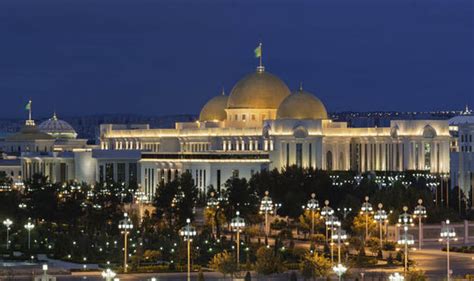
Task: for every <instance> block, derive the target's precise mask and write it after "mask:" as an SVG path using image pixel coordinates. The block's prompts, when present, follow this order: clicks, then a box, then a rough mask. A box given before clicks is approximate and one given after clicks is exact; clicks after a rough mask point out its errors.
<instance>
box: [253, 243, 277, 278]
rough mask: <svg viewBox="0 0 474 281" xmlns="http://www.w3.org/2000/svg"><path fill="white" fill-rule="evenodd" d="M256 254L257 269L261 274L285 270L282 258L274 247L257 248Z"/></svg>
mask: <svg viewBox="0 0 474 281" xmlns="http://www.w3.org/2000/svg"><path fill="white" fill-rule="evenodd" d="M256 256H257V262H256V263H255V271H257V272H258V273H259V274H263V275H270V274H273V273H280V272H283V270H284V266H283V263H282V261H281V258H280V256H279V255H278V254H276V253H275V251H273V250H272V249H270V248H267V247H265V246H263V247H261V248H260V249H258V250H257V254H256Z"/></svg>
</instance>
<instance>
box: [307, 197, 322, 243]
mask: <svg viewBox="0 0 474 281" xmlns="http://www.w3.org/2000/svg"><path fill="white" fill-rule="evenodd" d="M304 208H305V209H306V210H307V211H310V212H311V236H313V235H314V215H315V213H316V211H317V210H318V209H319V202H318V200H316V194H315V193H311V199H309V200H308V203H306V207H304Z"/></svg>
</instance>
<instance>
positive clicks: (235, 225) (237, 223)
mask: <svg viewBox="0 0 474 281" xmlns="http://www.w3.org/2000/svg"><path fill="white" fill-rule="evenodd" d="M230 226H231V227H232V229H233V230H234V231H235V232H236V233H237V269H240V266H239V265H240V232H241V231H242V228H244V227H245V220H244V219H243V218H241V217H240V212H239V211H237V213H236V216H235V218H233V219H232V220H231V222H230Z"/></svg>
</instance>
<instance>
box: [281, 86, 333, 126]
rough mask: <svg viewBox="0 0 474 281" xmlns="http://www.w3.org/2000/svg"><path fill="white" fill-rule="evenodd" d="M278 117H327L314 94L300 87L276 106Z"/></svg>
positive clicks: (323, 107) (324, 108)
mask: <svg viewBox="0 0 474 281" xmlns="http://www.w3.org/2000/svg"><path fill="white" fill-rule="evenodd" d="M277 118H278V119H328V113H327V111H326V107H325V106H324V104H323V103H322V102H321V101H320V100H319V99H318V98H317V97H315V96H314V95H312V94H310V93H308V92H306V91H303V89H302V88H300V89H299V90H298V91H296V92H295V93H294V94H292V95H290V96H289V97H287V98H286V99H285V100H284V101H283V102H282V103H281V104H280V106H279V107H278V111H277Z"/></svg>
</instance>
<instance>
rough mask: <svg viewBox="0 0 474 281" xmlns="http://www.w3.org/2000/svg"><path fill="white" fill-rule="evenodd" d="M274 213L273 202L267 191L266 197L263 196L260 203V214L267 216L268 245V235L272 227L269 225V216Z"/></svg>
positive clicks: (266, 232)
mask: <svg viewBox="0 0 474 281" xmlns="http://www.w3.org/2000/svg"><path fill="white" fill-rule="evenodd" d="M272 213H273V201H272V198H271V197H270V196H268V191H265V196H263V198H262V201H261V202H260V214H264V215H265V243H268V235H269V232H270V227H269V225H268V214H270V215H271V214H272Z"/></svg>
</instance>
